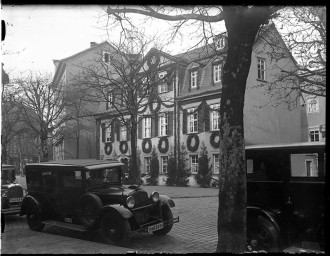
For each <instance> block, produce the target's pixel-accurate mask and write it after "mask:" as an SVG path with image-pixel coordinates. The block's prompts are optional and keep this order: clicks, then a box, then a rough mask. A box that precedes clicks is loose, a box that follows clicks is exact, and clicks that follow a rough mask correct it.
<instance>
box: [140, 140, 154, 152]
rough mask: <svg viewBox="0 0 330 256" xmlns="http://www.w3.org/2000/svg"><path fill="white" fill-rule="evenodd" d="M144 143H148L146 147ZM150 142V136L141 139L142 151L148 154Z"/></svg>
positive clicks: (150, 146)
mask: <svg viewBox="0 0 330 256" xmlns="http://www.w3.org/2000/svg"><path fill="white" fill-rule="evenodd" d="M146 144H148V147H146ZM151 148H152V144H151V139H150V138H145V139H143V141H142V151H143V152H144V153H145V154H149V153H150V152H151Z"/></svg>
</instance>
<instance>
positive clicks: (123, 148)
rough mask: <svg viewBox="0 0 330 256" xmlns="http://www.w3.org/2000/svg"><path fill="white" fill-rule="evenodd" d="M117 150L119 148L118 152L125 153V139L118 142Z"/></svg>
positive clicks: (126, 147)
mask: <svg viewBox="0 0 330 256" xmlns="http://www.w3.org/2000/svg"><path fill="white" fill-rule="evenodd" d="M119 150H120V153H122V154H126V153H127V150H128V144H127V141H121V142H120V144H119Z"/></svg>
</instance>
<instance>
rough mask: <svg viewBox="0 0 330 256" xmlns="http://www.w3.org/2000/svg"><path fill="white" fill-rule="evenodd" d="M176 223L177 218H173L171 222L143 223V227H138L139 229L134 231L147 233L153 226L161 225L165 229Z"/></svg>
mask: <svg viewBox="0 0 330 256" xmlns="http://www.w3.org/2000/svg"><path fill="white" fill-rule="evenodd" d="M177 222H179V216H178V217H176V218H173V219H171V220H166V221H162V222H159V221H158V220H155V221H151V222H148V223H145V224H143V225H140V228H139V229H137V230H134V231H136V232H146V233H148V230H149V227H151V226H153V225H157V224H160V223H163V225H164V227H166V226H168V225H172V224H174V223H177Z"/></svg>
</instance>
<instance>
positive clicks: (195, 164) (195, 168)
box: [189, 155, 198, 174]
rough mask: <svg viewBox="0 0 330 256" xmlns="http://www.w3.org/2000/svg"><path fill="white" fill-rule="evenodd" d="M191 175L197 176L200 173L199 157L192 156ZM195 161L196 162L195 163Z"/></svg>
mask: <svg viewBox="0 0 330 256" xmlns="http://www.w3.org/2000/svg"><path fill="white" fill-rule="evenodd" d="M189 158H190V173H191V174H197V173H198V155H190V156H189ZM193 159H194V162H193Z"/></svg>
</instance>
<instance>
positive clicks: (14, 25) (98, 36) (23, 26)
mask: <svg viewBox="0 0 330 256" xmlns="http://www.w3.org/2000/svg"><path fill="white" fill-rule="evenodd" d="M102 8H105V7H104V6H103V7H102V6H98V5H95V6H92V5H82V6H78V5H75V6H70V5H63V6H61V5H57V6H51V5H44V6H42V5H38V6H33V5H23V6H9V5H8V6H6V5H5V6H2V10H1V16H2V19H4V20H5V22H6V25H7V26H6V30H7V34H6V38H5V41H4V42H2V62H3V63H4V69H5V71H6V72H7V73H8V74H9V75H10V76H11V77H14V76H17V75H19V74H20V73H21V72H27V71H29V70H32V71H36V70H38V71H41V72H49V73H54V64H53V59H63V58H66V57H68V56H71V55H73V54H76V53H78V52H80V51H82V50H85V49H86V48H88V47H90V42H96V43H101V42H103V41H105V40H108V36H107V33H106V31H105V30H104V29H102V27H104V25H105V20H106V18H105V17H107V16H106V14H105V11H104V10H103V9H102ZM101 16H103V18H101V19H100V17H101ZM137 16H138V17H137V19H139V18H140V19H142V16H141V15H137ZM143 26H144V27H145V29H146V31H147V32H148V33H149V34H152V33H154V32H158V33H160V34H162V32H161V31H162V30H165V29H166V22H165V21H159V20H155V19H154V20H153V21H152V22H151V24H147V23H143ZM119 29H120V27H118V30H117V31H109V33H110V35H111V38H110V41H116V38H119ZM188 41H189V42H190V40H188ZM185 43H187V42H185ZM167 50H169V53H179V52H180V51H181V45H180V43H177V44H176V45H173V46H167Z"/></svg>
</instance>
